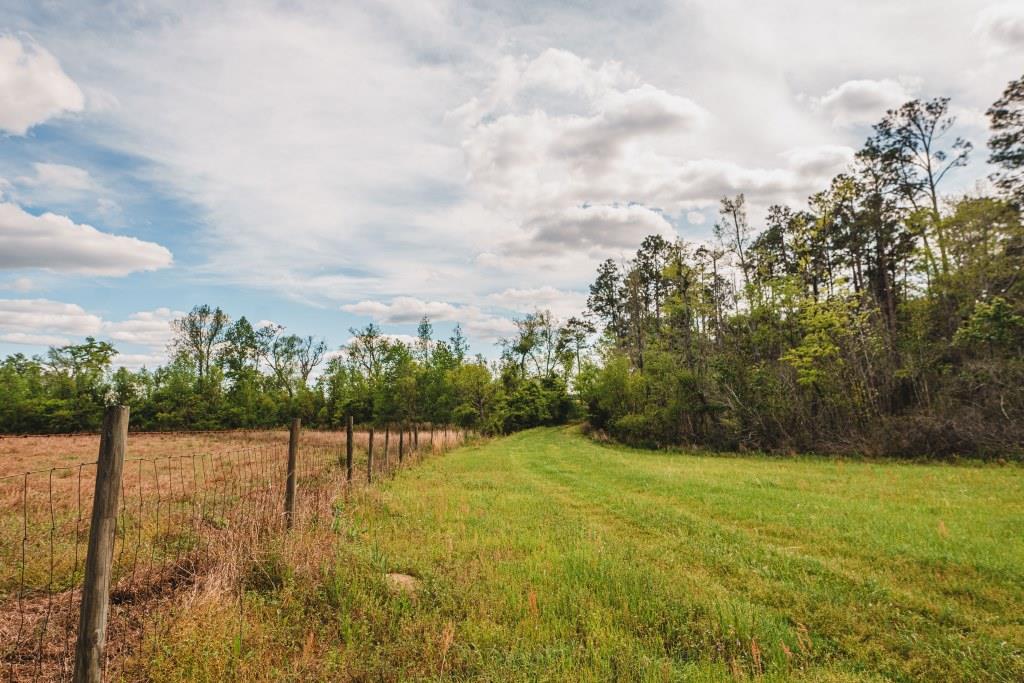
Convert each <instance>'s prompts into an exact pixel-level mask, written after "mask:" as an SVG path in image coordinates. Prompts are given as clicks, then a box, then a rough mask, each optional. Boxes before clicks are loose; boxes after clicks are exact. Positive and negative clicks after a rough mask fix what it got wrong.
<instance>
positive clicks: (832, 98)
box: [811, 78, 913, 126]
mask: <svg viewBox="0 0 1024 683" xmlns="http://www.w3.org/2000/svg"><path fill="white" fill-rule="evenodd" d="M910 99H913V95H912V94H911V93H910V91H909V89H908V88H907V86H906V85H904V84H903V83H901V82H900V81H896V80H893V79H891V78H884V79H881V80H871V79H859V80H852V81H846V82H845V83H841V84H840V85H837V86H836V87H834V88H832V89H831V90H829V91H828V92H826V93H825V94H824V95H822V96H821V97H817V98H812V99H811V102H812V104H813V105H814V107H815V108H816V109H818V110H820V111H821V112H823V113H824V114H825V115H826V116H828V117H830V118H831V120H832V124H833V125H835V126H853V125H860V124H867V123H876V122H878V120H879V119H881V118H882V116H883V115H885V112H886V111H887V110H889V109H892V108H894V107H898V106H899V105H901V104H903V103H904V102H906V101H907V100H910Z"/></svg>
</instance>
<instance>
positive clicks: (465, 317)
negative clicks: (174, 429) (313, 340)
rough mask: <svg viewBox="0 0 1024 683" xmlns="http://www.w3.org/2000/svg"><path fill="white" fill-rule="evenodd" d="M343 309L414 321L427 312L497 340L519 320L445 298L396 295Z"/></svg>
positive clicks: (387, 320) (377, 318)
mask: <svg viewBox="0 0 1024 683" xmlns="http://www.w3.org/2000/svg"><path fill="white" fill-rule="evenodd" d="M341 310H343V311H345V312H347V313H352V314H355V315H362V316H366V317H368V318H372V319H373V320H375V321H377V322H380V323H396V324H397V323H414V322H419V320H420V319H421V318H422V317H423V316H427V317H428V318H430V319H431V320H433V321H446V322H456V323H460V324H461V325H462V327H463V329H464V330H465V331H466V334H467V335H469V336H470V337H471V338H473V337H475V338H477V339H483V340H493V339H496V338H497V337H500V336H503V335H507V334H511V333H512V332H514V331H515V329H516V328H515V324H514V323H513V322H512V321H511V320H508V319H507V318H503V317H501V316H496V315H492V314H490V313H486V312H484V311H482V310H481V309H480V308H478V307H476V306H464V305H457V304H450V303H447V302H444V301H423V300H422V299H417V298H415V297H408V296H401V297H395V298H394V299H392V300H391V301H390V302H389V303H384V302H383V301H372V300H366V301H360V302H358V303H354V304H345V305H343V306H342V307H341Z"/></svg>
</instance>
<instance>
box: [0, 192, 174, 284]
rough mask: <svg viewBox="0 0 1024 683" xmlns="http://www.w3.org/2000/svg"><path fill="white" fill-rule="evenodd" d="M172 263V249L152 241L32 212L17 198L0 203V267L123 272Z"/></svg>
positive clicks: (148, 268)
mask: <svg viewBox="0 0 1024 683" xmlns="http://www.w3.org/2000/svg"><path fill="white" fill-rule="evenodd" d="M171 263H172V257H171V252H170V251H168V250H167V249H166V248H165V247H162V246H160V245H159V244H156V243H154V242H145V241H143V240H140V239H137V238H135V237H126V236H123V235H112V234H109V233H104V232H100V231H99V230H97V229H96V228H94V227H92V226H90V225H84V224H78V223H75V222H74V221H72V220H71V219H70V218H67V217H66V216H60V215H57V214H53V213H44V214H42V215H41V216H35V215H32V214H30V213H28V212H27V211H25V210H24V209H22V208H21V207H19V206H17V205H16V204H11V203H9V202H5V203H0V269H20V268H43V269H46V270H51V271H54V272H63V273H76V274H83V275H105V276H121V275H127V274H129V273H133V272H138V271H148V270H157V269H160V268H166V267H168V266H170V265H171Z"/></svg>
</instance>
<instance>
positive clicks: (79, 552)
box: [0, 425, 468, 681]
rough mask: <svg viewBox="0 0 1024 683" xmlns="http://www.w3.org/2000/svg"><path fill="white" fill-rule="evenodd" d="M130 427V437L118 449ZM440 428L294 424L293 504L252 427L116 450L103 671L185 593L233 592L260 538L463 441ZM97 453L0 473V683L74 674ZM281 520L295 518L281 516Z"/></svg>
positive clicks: (279, 454)
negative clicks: (243, 432) (189, 444)
mask: <svg viewBox="0 0 1024 683" xmlns="http://www.w3.org/2000/svg"><path fill="white" fill-rule="evenodd" d="M137 436H139V435H137V434H134V433H132V434H130V435H129V437H128V443H129V447H128V452H129V453H130V452H131V442H132V440H133V439H135V438H137ZM466 438H468V433H466V432H463V431H460V430H455V429H452V428H449V427H433V426H428V427H425V428H424V427H422V426H421V427H419V428H418V429H410V428H408V427H405V426H391V425H388V426H383V427H377V428H375V429H372V430H371V429H368V428H364V429H350V431H349V432H348V433H346V432H344V431H343V432H317V431H305V432H299V436H298V439H297V441H296V445H297V452H296V457H295V469H294V480H295V485H294V491H293V503H292V509H291V510H290V511H288V512H289V514H286V499H287V497H288V488H289V482H288V474H289V472H288V469H289V468H288V463H289V433H288V432H287V431H281V432H252V433H250V434H249V435H248V436H247V437H244V438H239V439H238V440H237V441H236V442H235V444H234V445H233V446H232V447H228V448H225V447H224V445H225V444H224V442H223V440H221V441H219V442H217V443H213V444H211V447H209V448H201V449H196V450H194V451H191V452H188V453H170V454H166V455H161V454H155V455H154V454H147V455H143V456H138V457H131V456H128V457H125V458H124V461H123V462H124V465H123V473H122V475H121V477H120V481H119V482H118V483H117V487H118V489H119V501H118V505H117V508H116V509H117V513H116V524H115V530H114V533H113V545H112V552H111V554H112V557H110V558H109V567H110V582H109V611H108V613H107V618H106V625H107V627H106V647H105V649H104V650H103V661H102V676H103V678H104V679H108V680H116V679H121V678H126V677H128V678H130V676H127V675H126V673H125V671H126V670H125V668H124V667H125V663H126V662H127V661H128V660H129V659H131V658H133V657H136V658H137V657H139V656H145V655H146V653H147V652H149V651H151V648H152V649H153V650H152V651H155V650H156V649H159V647H160V639H161V637H162V635H163V634H165V633H166V632H167V629H168V628H170V626H171V624H172V623H173V619H174V605H175V603H176V601H178V598H179V596H181V595H183V594H187V593H188V589H190V588H193V587H196V586H198V584H200V583H204V584H206V585H207V586H209V585H210V584H217V583H219V584H220V585H221V588H222V590H226V591H231V592H233V594H236V595H237V599H238V603H239V614H238V619H239V629H240V635H239V647H241V643H242V638H243V634H242V633H241V628H242V624H243V620H244V614H243V612H244V602H245V601H244V598H245V590H246V585H245V579H244V576H243V575H244V573H245V572H244V569H242V567H244V566H246V564H247V563H248V562H249V561H250V560H251V559H252V558H253V557H255V556H256V555H257V554H258V553H259V552H260V549H261V548H264V547H266V544H267V541H268V540H270V539H273V538H275V537H280V536H281V535H283V534H285V533H286V530H287V528H288V527H289V526H294V527H302V526H308V525H311V524H316V523H317V522H318V521H319V520H321V519H324V518H328V519H329V518H331V515H332V514H333V510H334V505H335V503H336V501H337V500H338V499H339V498H343V497H346V496H348V495H350V493H351V492H352V491H353V490H354V488H356V487H363V486H367V485H369V484H370V483H371V482H372V481H373V480H376V479H381V478H385V477H387V476H390V475H392V474H393V473H394V472H395V471H396V470H397V469H399V468H400V467H405V466H408V465H409V464H411V463H413V462H415V461H418V460H420V459H422V458H423V457H425V456H427V455H430V454H439V453H442V452H444V451H447V450H449V449H450V448H452V447H454V446H457V445H460V444H462V443H463V442H464V441H465V440H466ZM98 465H99V462H98V461H92V462H80V463H74V464H69V465H60V466H52V467H49V468H46V469H39V470H34V471H27V472H21V473H18V474H13V475H6V476H2V477H0V664H2V665H3V666H4V668H5V669H6V670H5V671H3V672H2V675H0V680H2V678H6V679H7V680H8V681H29V680H32V681H35V680H71V679H72V675H73V672H74V667H75V661H76V644H77V642H78V636H79V633H78V631H79V620H80V614H81V612H82V611H83V610H82V609H81V607H82V595H83V581H84V579H85V566H86V559H87V558H86V555H87V548H89V547H90V545H89V540H90V520H91V516H92V512H93V511H92V507H93V496H94V490H95V489H96V477H97V471H98ZM289 517H290V518H291V519H290V520H289Z"/></svg>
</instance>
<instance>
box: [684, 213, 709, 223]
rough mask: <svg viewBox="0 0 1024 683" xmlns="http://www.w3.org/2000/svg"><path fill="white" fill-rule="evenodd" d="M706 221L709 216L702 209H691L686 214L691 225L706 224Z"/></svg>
mask: <svg viewBox="0 0 1024 683" xmlns="http://www.w3.org/2000/svg"><path fill="white" fill-rule="evenodd" d="M706 221H707V217H706V216H704V214H702V213H701V212H700V211H689V212H687V214H686V222H687V223H689V224H690V225H704V223H705V222H706Z"/></svg>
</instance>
